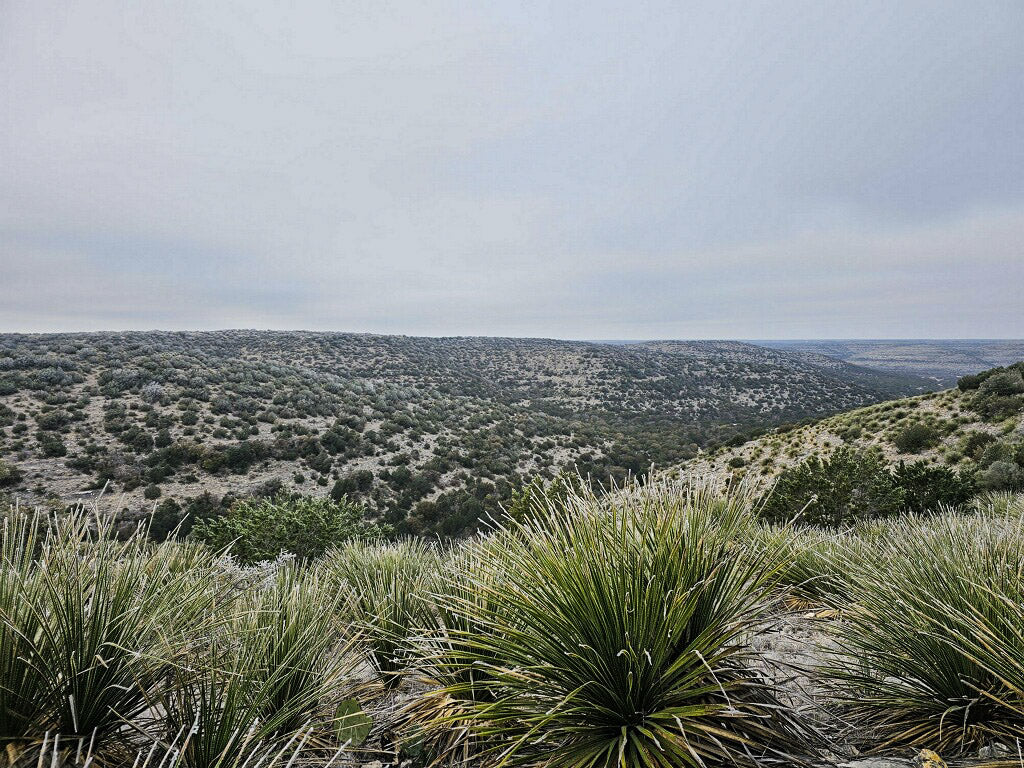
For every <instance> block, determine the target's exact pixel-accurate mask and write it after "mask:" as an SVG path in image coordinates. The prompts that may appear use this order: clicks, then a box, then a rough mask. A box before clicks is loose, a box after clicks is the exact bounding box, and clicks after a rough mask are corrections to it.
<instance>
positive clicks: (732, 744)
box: [448, 481, 814, 768]
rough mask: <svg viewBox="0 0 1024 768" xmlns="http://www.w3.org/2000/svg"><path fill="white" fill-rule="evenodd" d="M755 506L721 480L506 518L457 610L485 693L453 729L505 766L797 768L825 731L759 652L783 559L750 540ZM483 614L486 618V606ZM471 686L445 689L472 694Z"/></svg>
mask: <svg viewBox="0 0 1024 768" xmlns="http://www.w3.org/2000/svg"><path fill="white" fill-rule="evenodd" d="M750 510H751V498H750V494H749V493H746V492H745V491H744V489H742V488H740V489H736V490H733V491H731V492H727V491H724V490H723V489H721V488H718V487H713V486H712V485H710V484H689V485H677V484H671V483H670V482H669V481H663V482H654V483H651V484H648V485H646V486H643V487H641V486H639V485H631V486H629V487H627V488H625V489H621V490H619V491H616V492H615V493H612V494H608V495H607V496H605V497H603V498H598V497H597V496H595V495H594V494H593V493H591V492H589V491H587V490H581V491H580V492H578V493H573V494H570V495H569V496H568V498H566V499H565V500H564V501H559V502H556V503H551V504H548V505H546V506H544V508H543V509H539V510H537V511H536V512H535V514H534V515H533V517H532V518H529V519H527V520H526V521H525V522H518V523H517V522H509V523H508V524H507V526H508V527H507V528H506V529H505V530H504V531H503V532H502V533H501V534H500V536H499V538H497V539H496V542H500V553H498V554H497V556H496V557H494V558H493V559H490V560H488V561H486V562H480V564H479V565H480V567H481V568H484V569H487V568H490V569H492V572H491V573H490V574H489V575H488V576H486V577H484V578H480V579H478V580H477V583H476V585H475V588H476V589H478V590H480V592H481V594H480V595H478V596H476V597H474V598H473V599H471V600H464V601H459V602H455V603H453V604H452V608H453V609H454V610H455V611H456V612H463V613H464V614H465V617H464V621H465V622H466V625H467V626H468V627H471V628H470V629H468V630H467V631H466V632H465V633H464V635H463V637H462V638H461V642H460V643H459V644H458V646H457V647H456V649H455V655H456V659H457V662H458V663H459V664H461V665H462V667H463V668H464V669H465V670H467V671H469V670H474V674H475V670H479V672H480V673H481V675H480V677H481V678H482V679H479V680H477V679H474V680H473V682H472V683H470V684H471V685H474V686H475V685H478V684H482V685H484V686H486V688H487V689H488V690H487V695H486V696H479V697H477V699H478V700H477V701H476V702H475V704H474V705H473V706H470V707H467V708H466V709H465V711H464V712H462V713H457V714H455V715H454V716H453V718H452V724H453V726H457V725H464V726H466V727H469V728H472V729H473V731H474V732H475V733H476V734H477V736H478V737H479V738H480V739H482V740H483V741H484V742H486V743H489V745H490V746H489V748H488V751H487V752H486V753H485V755H484V757H486V758H489V760H491V761H493V762H498V763H504V762H510V763H515V764H521V765H537V766H540V765H544V766H552V767H558V768H561V767H563V766H565V767H568V766H573V768H599V767H600V768H609V767H610V766H621V768H677V767H678V766H704V765H708V766H710V765H721V764H734V765H755V764H759V763H764V762H771V761H776V762H778V763H786V764H790V765H791V764H793V763H794V761H798V760H799V757H798V755H797V753H799V752H803V751H806V750H808V749H810V748H812V745H813V743H814V737H813V734H812V733H811V732H810V731H809V730H807V729H806V728H805V727H803V726H802V725H801V723H800V722H799V721H798V719H797V716H796V715H795V714H792V713H787V712H786V711H785V709H784V708H783V707H781V706H780V705H779V703H778V701H777V700H776V698H775V695H774V692H773V690H772V688H771V687H770V685H769V684H768V683H767V681H766V679H765V678H764V677H763V675H762V674H761V673H760V672H758V671H756V669H755V665H756V663H757V661H758V660H757V659H756V658H755V656H754V653H753V652H752V651H751V650H750V649H749V646H748V645H747V641H748V640H749V639H750V637H751V636H752V635H753V633H755V632H757V631H758V629H759V627H760V626H761V624H762V622H763V621H764V620H765V618H766V615H767V612H768V610H769V607H770V606H771V602H772V598H771V591H772V584H773V582H774V579H775V574H776V571H777V570H778V568H779V563H778V561H777V559H776V557H775V556H774V555H773V554H772V553H771V552H769V551H768V550H766V549H760V550H758V549H756V548H751V547H747V546H745V545H743V544H741V543H740V540H741V539H743V538H744V537H747V536H749V528H750V526H752V525H753V519H752V515H751V511H750ZM480 606H485V608H484V609H483V610H480ZM466 687H467V683H466V682H462V681H460V682H456V683H454V684H452V685H450V686H449V687H448V690H449V692H450V693H451V694H452V695H453V696H458V695H462V694H464V693H465V691H466Z"/></svg>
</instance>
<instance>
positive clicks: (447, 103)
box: [0, 0, 1024, 339]
mask: <svg viewBox="0 0 1024 768" xmlns="http://www.w3.org/2000/svg"><path fill="white" fill-rule="evenodd" d="M1022 41H1024V3H1022V2H1021V0H1009V1H1008V2H1005V3H1000V2H963V0H954V1H951V2H936V1H935V0H927V1H924V2H910V1H909V0H900V1H899V2H893V0H881V1H880V2H867V1H865V0H855V1H851V2H823V1H822V0H807V1H806V2H791V1H788V0H787V1H782V0H780V1H779V2H771V3H760V2H752V1H751V0H743V1H742V2H735V3H733V2H725V1H723V0H711V1H709V2H699V3H698V2H687V3H680V2H666V3H664V4H660V3H643V2H636V1H635V0H631V1H630V2H621V3H604V2H595V0H588V1H587V2H580V3H570V2H565V1H563V2H555V3H550V4H544V3H534V2H522V1H521V0H517V1H516V2H507V3H493V2H464V3H444V2H412V1H411V0H410V1H409V2H402V3H393V4H392V3H385V2H381V0H367V1H366V2H342V1H341V0H325V1H324V2H312V1H309V2H304V1H302V0H300V1H298V2H289V3H282V2H270V1H269V0H267V1H266V2H263V1H262V0H244V1H240V2H230V1H228V0H216V2H211V1H210V0H197V1H196V2H185V1H182V0H176V1H175V2H170V3H168V2H137V1H136V0H125V2H120V3H118V2H108V1H107V0H90V1H89V2H69V1H68V0H52V1H51V0H0V331H48V330H94V329H136V328H165V329H186V328H187V329H192V328H196V329H203V328H230V327H250V328H307V329H325V330H352V331H377V332H384V333H408V334H428V335H454V334H458V335H512V336H552V337H563V338H591V339H595V338H604V339H611V338H629V339H639V338H836V337H875V338H892V337H903V338H906V337H932V338H942V337H1024V42H1022Z"/></svg>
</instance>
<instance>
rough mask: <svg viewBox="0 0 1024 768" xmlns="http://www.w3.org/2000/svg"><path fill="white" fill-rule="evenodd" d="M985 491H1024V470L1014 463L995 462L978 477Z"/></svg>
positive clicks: (981, 487)
mask: <svg viewBox="0 0 1024 768" xmlns="http://www.w3.org/2000/svg"><path fill="white" fill-rule="evenodd" d="M976 480H977V483H978V488H980V489H981V490H983V491H1019V490H1024V468H1022V467H1021V466H1020V465H1019V464H1017V463H1015V462H1012V461H993V462H992V463H991V464H989V465H988V467H986V468H985V469H982V470H979V471H978V473H977V475H976Z"/></svg>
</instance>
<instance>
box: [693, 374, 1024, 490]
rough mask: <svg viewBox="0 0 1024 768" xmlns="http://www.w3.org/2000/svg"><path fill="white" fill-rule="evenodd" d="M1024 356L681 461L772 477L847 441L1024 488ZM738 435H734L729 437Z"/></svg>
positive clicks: (891, 460)
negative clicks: (935, 387)
mask: <svg viewBox="0 0 1024 768" xmlns="http://www.w3.org/2000/svg"><path fill="white" fill-rule="evenodd" d="M1022 374H1024V362H1022V363H1015V364H1013V365H1010V366H1007V367H1000V368H993V369H990V370H988V371H985V372H983V373H980V374H977V375H969V376H964V377H962V378H961V379H960V381H959V384H958V386H957V387H956V388H954V389H949V390H945V391H942V392H935V393H929V394H923V395H918V396H914V397H907V398H902V399H898V400H891V401H889V402H884V403H877V404H875V405H870V406H866V407H864V408H858V409H855V410H852V411H849V412H847V413H840V414H837V415H834V416H829V417H827V418H824V419H821V420H819V421H815V422H813V423H810V424H806V425H803V426H799V427H795V428H787V427H781V428H776V429H773V430H772V431H770V432H768V433H767V434H765V435H762V436H760V437H758V438H756V439H753V440H750V441H748V442H743V443H739V444H732V445H724V446H721V447H719V448H718V449H717V450H714V451H711V452H709V453H707V454H702V455H700V456H698V457H696V458H694V459H692V460H690V461H688V462H686V463H685V464H684V465H683V467H682V471H683V472H685V473H687V474H693V475H700V474H704V473H709V472H710V473H724V474H727V475H730V476H732V477H737V478H738V477H744V476H751V478H752V479H758V478H764V479H771V478H772V477H774V476H776V475H777V474H778V473H779V472H780V471H782V470H783V469H785V468H787V467H792V466H795V465H797V464H799V463H801V462H803V461H804V460H805V459H808V458H809V457H814V456H817V457H822V458H825V457H828V456H829V455H831V454H834V453H835V451H836V450H837V449H840V448H842V447H845V446H849V447H853V448H857V449H868V450H871V449H873V450H875V451H877V452H878V453H880V454H881V456H882V457H883V458H884V460H885V462H886V463H887V464H889V465H890V466H896V465H898V464H899V463H900V462H904V463H906V464H911V463H917V462H924V463H926V464H928V465H937V466H946V467H949V468H951V469H955V470H956V471H957V472H959V473H960V474H962V475H969V476H972V477H973V478H974V480H975V481H976V483H977V487H978V489H979V490H982V491H984V490H991V491H1002V490H1021V489H1024V376H1022ZM735 442H738V441H734V443H735Z"/></svg>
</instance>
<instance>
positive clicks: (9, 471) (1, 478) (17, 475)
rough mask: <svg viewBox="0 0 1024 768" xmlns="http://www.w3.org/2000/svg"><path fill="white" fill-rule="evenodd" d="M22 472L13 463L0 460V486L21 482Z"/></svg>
mask: <svg viewBox="0 0 1024 768" xmlns="http://www.w3.org/2000/svg"><path fill="white" fill-rule="evenodd" d="M21 478H22V473H21V470H19V469H18V468H17V467H16V466H14V465H13V464H8V463H7V462H6V461H2V460H0V488H4V487H7V486H11V485H17V484H18V483H20V482H21Z"/></svg>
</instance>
